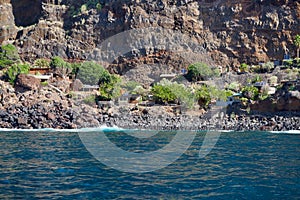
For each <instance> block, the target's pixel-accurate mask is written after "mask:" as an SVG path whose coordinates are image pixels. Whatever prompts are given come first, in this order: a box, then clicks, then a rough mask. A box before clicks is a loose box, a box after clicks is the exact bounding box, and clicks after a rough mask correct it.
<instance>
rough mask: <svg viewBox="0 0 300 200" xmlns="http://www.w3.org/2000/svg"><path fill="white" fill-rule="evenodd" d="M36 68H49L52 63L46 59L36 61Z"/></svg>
mask: <svg viewBox="0 0 300 200" xmlns="http://www.w3.org/2000/svg"><path fill="white" fill-rule="evenodd" d="M34 67H38V68H49V67H50V62H49V61H48V60H46V59H36V60H35V61H34Z"/></svg>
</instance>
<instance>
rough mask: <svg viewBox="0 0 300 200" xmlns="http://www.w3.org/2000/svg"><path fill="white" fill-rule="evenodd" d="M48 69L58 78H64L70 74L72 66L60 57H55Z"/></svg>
mask: <svg viewBox="0 0 300 200" xmlns="http://www.w3.org/2000/svg"><path fill="white" fill-rule="evenodd" d="M50 67H51V69H52V70H53V71H54V73H55V74H57V75H58V76H60V77H62V78H65V77H66V76H68V75H69V74H71V73H72V71H73V68H72V65H71V64H70V63H68V62H65V61H64V60H63V59H62V58H61V57H59V56H55V57H53V58H52V59H51V62H50Z"/></svg>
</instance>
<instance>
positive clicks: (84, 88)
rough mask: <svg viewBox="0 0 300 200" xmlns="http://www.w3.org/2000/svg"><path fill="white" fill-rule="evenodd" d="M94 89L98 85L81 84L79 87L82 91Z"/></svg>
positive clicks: (96, 88) (97, 87) (97, 88)
mask: <svg viewBox="0 0 300 200" xmlns="http://www.w3.org/2000/svg"><path fill="white" fill-rule="evenodd" d="M95 90H99V85H83V86H82V88H81V91H83V92H92V91H95Z"/></svg>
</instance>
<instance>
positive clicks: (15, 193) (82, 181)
mask: <svg viewBox="0 0 300 200" xmlns="http://www.w3.org/2000/svg"><path fill="white" fill-rule="evenodd" d="M204 135H205V134H204V133H199V134H197V136H196V138H195V140H194V142H193V144H192V145H191V147H190V148H189V150H188V151H187V152H186V153H185V154H184V155H182V156H181V157H180V158H179V159H178V160H177V161H176V162H175V163H173V164H171V165H170V166H168V167H166V168H164V169H161V170H158V171H155V172H151V173H145V174H133V173H123V172H119V171H116V170H113V169H110V168H109V167H107V166H105V165H103V164H101V163H100V162H99V161H97V160H96V159H95V158H93V157H92V156H91V154H90V153H89V152H88V151H87V150H86V149H85V147H84V146H83V144H82V143H81V140H80V139H79V137H78V135H77V134H76V133H74V132H73V133H71V132H69V133H67V132H53V131H51V132H5V131H2V132H0V199H35V198H39V199H53V198H55V199H56V198H63V199H200V198H201V199H297V198H299V197H300V135H297V134H275V133H263V132H251V133H222V134H221V137H220V138H219V140H218V142H217V144H216V146H215V148H214V149H213V150H212V151H211V152H210V153H209V154H208V155H207V156H206V157H204V158H202V159H199V158H198V153H199V149H200V146H201V144H202V141H203V138H204ZM173 136H174V133H173V135H172V134H168V133H161V134H159V137H158V136H157V137H156V138H155V137H153V138H151V139H148V140H146V139H140V140H138V141H137V140H134V142H132V141H133V140H132V138H130V137H128V136H126V134H124V133H116V132H114V133H110V135H109V138H110V139H111V141H113V142H114V143H116V144H117V145H118V146H120V147H122V148H124V149H127V150H130V149H133V151H139V148H140V151H149V150H151V151H153V150H156V149H158V148H161V147H162V146H164V145H165V144H166V143H168V142H170V141H171V140H172V137H173Z"/></svg>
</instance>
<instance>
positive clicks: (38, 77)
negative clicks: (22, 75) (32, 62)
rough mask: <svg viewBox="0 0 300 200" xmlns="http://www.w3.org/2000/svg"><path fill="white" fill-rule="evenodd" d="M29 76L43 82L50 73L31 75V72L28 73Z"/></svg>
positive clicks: (48, 77) (49, 76)
mask: <svg viewBox="0 0 300 200" xmlns="http://www.w3.org/2000/svg"><path fill="white" fill-rule="evenodd" d="M29 76H32V77H34V78H37V79H39V80H41V82H45V81H48V80H49V79H50V78H51V77H52V74H51V75H32V74H29Z"/></svg>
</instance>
